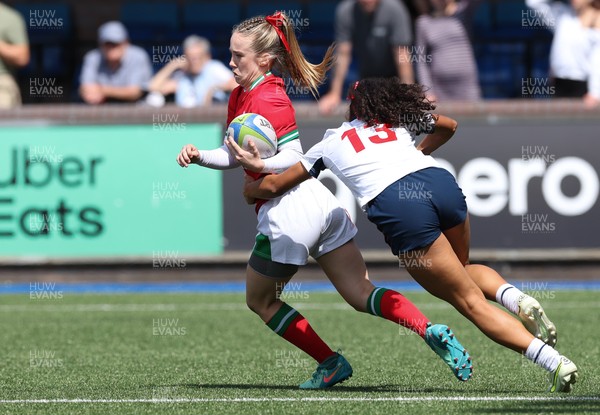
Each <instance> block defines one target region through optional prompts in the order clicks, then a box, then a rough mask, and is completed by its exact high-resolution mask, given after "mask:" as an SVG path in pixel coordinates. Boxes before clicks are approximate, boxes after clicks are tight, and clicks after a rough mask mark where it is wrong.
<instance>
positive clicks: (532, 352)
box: [525, 339, 560, 372]
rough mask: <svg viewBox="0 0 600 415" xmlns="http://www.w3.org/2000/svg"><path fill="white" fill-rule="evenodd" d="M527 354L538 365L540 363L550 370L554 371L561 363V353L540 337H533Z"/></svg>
mask: <svg viewBox="0 0 600 415" xmlns="http://www.w3.org/2000/svg"><path fill="white" fill-rule="evenodd" d="M525 356H526V357H527V358H528V359H529V360H531V361H532V362H533V363H535V364H536V365H539V366H541V367H543V368H544V369H546V370H547V371H549V372H553V371H554V370H555V369H556V368H557V367H558V364H559V363H560V354H559V353H558V352H557V351H556V350H554V349H553V348H552V346H548V345H547V344H546V343H544V342H543V341H541V340H540V339H533V340H532V341H531V344H529V347H528V348H527V351H526V352H525Z"/></svg>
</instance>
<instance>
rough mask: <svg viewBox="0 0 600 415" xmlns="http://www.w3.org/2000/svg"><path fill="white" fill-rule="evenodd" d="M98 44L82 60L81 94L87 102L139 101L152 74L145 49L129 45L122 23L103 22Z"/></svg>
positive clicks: (99, 30) (99, 31)
mask: <svg viewBox="0 0 600 415" xmlns="http://www.w3.org/2000/svg"><path fill="white" fill-rule="evenodd" d="M98 44H99V47H98V48H97V49H94V50H92V51H90V52H88V53H87V54H86V55H85V57H84V59H83V67H82V69H81V78H80V83H81V86H80V88H79V93H80V94H81V97H82V98H83V100H84V101H85V102H86V103H88V104H101V103H104V102H134V101H137V100H139V99H140V98H141V97H142V95H143V94H144V91H145V90H146V89H147V87H148V82H149V81H150V78H151V77H152V65H151V64H150V58H149V57H148V54H147V53H146V51H145V50H144V49H142V48H140V47H138V46H134V45H131V44H129V35H128V34H127V29H125V26H123V24H122V23H121V22H117V21H111V22H108V23H104V24H103V25H102V26H100V28H99V29H98Z"/></svg>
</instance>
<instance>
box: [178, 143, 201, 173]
mask: <svg viewBox="0 0 600 415" xmlns="http://www.w3.org/2000/svg"><path fill="white" fill-rule="evenodd" d="M198 160H200V151H198V149H197V148H196V146H195V145H193V144H186V145H185V146H183V148H182V149H181V151H180V152H179V154H178V155H177V164H179V165H180V166H181V167H187V166H189V165H190V164H192V163H194V164H195V163H198Z"/></svg>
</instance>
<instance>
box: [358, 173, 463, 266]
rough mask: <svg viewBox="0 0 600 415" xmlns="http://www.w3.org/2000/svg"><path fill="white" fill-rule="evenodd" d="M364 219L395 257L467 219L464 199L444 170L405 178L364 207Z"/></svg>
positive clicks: (423, 245)
mask: <svg viewBox="0 0 600 415" xmlns="http://www.w3.org/2000/svg"><path fill="white" fill-rule="evenodd" d="M367 217H368V218H369V220H370V221H371V222H373V223H374V224H375V225H377V229H379V231H380V232H381V233H383V235H384V236H385V241H386V243H387V244H388V245H389V246H390V248H392V252H393V253H394V255H398V254H399V253H403V252H407V251H411V250H413V249H419V248H424V247H426V246H428V245H430V244H431V243H433V242H434V241H435V240H436V239H437V238H438V237H439V236H440V234H441V233H442V231H445V230H446V229H450V228H452V227H454V226H456V225H459V224H461V223H463V222H464V221H465V219H466V218H467V203H466V202H465V196H464V195H463V193H462V190H461V189H460V187H458V184H457V183H456V180H455V179H454V176H452V175H451V174H450V173H449V172H448V171H447V170H445V169H441V168H438V167H429V168H426V169H423V170H419V171H416V172H414V173H411V174H408V175H406V176H404V177H403V178H401V179H399V180H398V181H396V182H394V183H392V184H391V185H389V186H388V187H386V188H385V190H384V191H383V192H381V193H380V194H379V195H377V197H376V198H375V199H373V200H371V201H370V202H369V203H368V204H367Z"/></svg>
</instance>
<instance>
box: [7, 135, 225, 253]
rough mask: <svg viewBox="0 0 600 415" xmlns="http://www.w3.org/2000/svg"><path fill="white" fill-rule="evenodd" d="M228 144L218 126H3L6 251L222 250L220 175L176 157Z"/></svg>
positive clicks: (115, 251)
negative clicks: (194, 148) (188, 147)
mask: <svg viewBox="0 0 600 415" xmlns="http://www.w3.org/2000/svg"><path fill="white" fill-rule="evenodd" d="M221 141H222V127H221V126H220V125H218V124H206V125H193V124H187V125H185V128H184V129H179V130H178V131H176V132H172V131H165V130H163V129H157V128H154V127H153V126H152V125H149V126H148V125H135V126H57V127H15V128H3V129H2V133H1V137H0V256H1V257H15V256H17V257H18V256H28V257H32V256H33V257H35V256H39V257H45V256H52V257H77V256H86V257H89V256H115V255H116V256H119V255H123V256H136V255H140V256H153V257H158V258H165V257H169V255H166V254H165V252H171V253H173V252H177V254H178V255H183V254H186V255H190V254H193V255H203V254H207V255H214V254H219V253H221V252H222V245H221V241H222V233H223V231H222V195H221V189H222V184H221V173H220V172H218V171H214V170H210V169H205V168H200V167H197V166H191V167H190V168H188V169H183V168H181V167H180V166H179V165H178V164H177V163H176V161H175V158H176V156H177V154H178V153H179V151H180V149H181V147H182V146H183V145H184V144H187V143H195V144H196V145H198V146H199V147H200V148H215V147H218V146H219V145H220V143H221ZM182 223H183V224H185V225H186V226H182ZM171 256H173V255H171Z"/></svg>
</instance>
